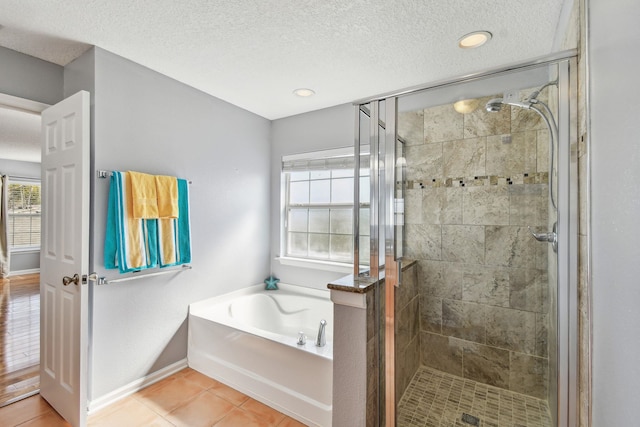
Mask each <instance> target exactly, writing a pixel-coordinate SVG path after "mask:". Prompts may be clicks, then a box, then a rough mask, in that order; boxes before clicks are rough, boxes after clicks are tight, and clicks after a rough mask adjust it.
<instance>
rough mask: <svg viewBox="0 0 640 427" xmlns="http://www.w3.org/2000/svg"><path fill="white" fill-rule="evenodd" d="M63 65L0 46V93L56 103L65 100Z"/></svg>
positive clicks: (46, 102)
mask: <svg viewBox="0 0 640 427" xmlns="http://www.w3.org/2000/svg"><path fill="white" fill-rule="evenodd" d="M62 74H63V68H62V67H61V66H59V65H56V64H52V63H51V62H47V61H43V60H41V59H37V58H34V57H33V56H28V55H24V54H22V53H19V52H16V51H13V50H10V49H7V48H4V47H0V93H4V94H7V95H12V96H17V97H19V98H25V99H30V100H32V101H38V102H43V103H45V104H55V103H56V102H59V101H61V100H62Z"/></svg>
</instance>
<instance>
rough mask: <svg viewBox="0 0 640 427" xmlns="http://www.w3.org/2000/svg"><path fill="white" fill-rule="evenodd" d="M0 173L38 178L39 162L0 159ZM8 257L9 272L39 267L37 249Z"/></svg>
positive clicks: (13, 253)
mask: <svg viewBox="0 0 640 427" xmlns="http://www.w3.org/2000/svg"><path fill="white" fill-rule="evenodd" d="M0 173H1V174H6V175H9V176H20V177H28V178H35V179H40V163H33V162H21V161H18V160H7V159H0ZM10 257H11V258H10V261H9V273H10V274H20V272H21V271H33V270H37V269H39V268H40V251H38V250H36V251H29V252H12V253H11V254H10Z"/></svg>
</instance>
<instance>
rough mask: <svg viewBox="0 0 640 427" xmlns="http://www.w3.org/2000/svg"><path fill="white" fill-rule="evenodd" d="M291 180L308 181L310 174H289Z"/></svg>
mask: <svg viewBox="0 0 640 427" xmlns="http://www.w3.org/2000/svg"><path fill="white" fill-rule="evenodd" d="M289 180H291V181H308V180H309V172H289Z"/></svg>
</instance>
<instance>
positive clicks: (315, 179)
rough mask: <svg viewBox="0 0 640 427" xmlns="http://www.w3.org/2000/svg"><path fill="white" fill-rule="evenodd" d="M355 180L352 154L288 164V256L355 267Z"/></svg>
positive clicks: (325, 154) (326, 154)
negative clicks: (348, 264)
mask: <svg viewBox="0 0 640 427" xmlns="http://www.w3.org/2000/svg"><path fill="white" fill-rule="evenodd" d="M353 175H354V163H353V149H351V148H349V149H340V150H327V151H321V152H314V153H307V154H303V155H296V156H286V157H284V158H283V162H282V179H283V190H284V211H283V212H284V217H283V224H284V239H283V251H282V252H283V253H282V255H283V256H285V257H292V258H306V259H313V260H322V261H331V262H340V263H351V262H353V202H354V200H353V189H354V181H353V179H354V176H353ZM365 200H366V202H367V206H368V197H367V199H365Z"/></svg>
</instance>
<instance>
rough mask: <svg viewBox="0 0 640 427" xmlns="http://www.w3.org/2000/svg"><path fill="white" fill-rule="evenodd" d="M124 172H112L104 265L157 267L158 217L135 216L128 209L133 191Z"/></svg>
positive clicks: (123, 268)
mask: <svg viewBox="0 0 640 427" xmlns="http://www.w3.org/2000/svg"><path fill="white" fill-rule="evenodd" d="M128 182H129V181H128V176H127V174H126V173H124V172H118V171H114V172H112V173H111V183H110V187H109V204H108V207H107V227H106V232H105V239H104V265H105V268H107V269H116V268H117V269H118V270H119V271H120V273H129V272H132V271H139V270H144V269H147V268H153V267H157V266H158V230H157V220H155V219H149V220H147V219H134V218H133V217H132V216H131V215H127V212H131V210H132V207H131V206H127V200H128V199H127V192H128V191H130V190H131V185H130V184H128Z"/></svg>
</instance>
